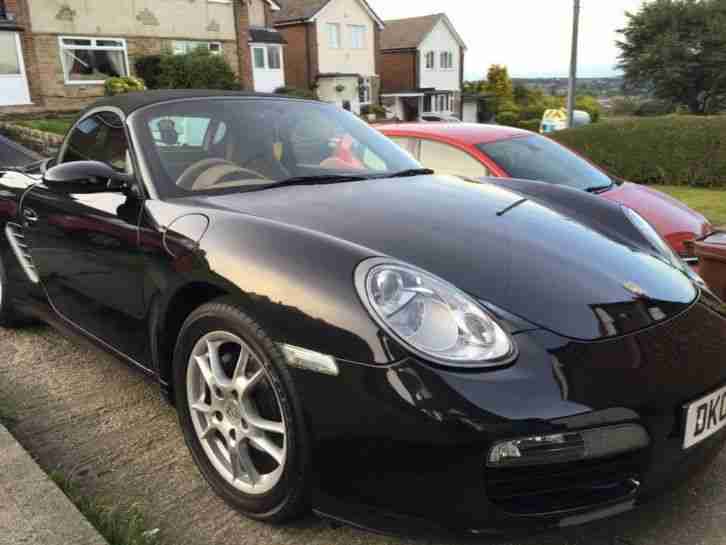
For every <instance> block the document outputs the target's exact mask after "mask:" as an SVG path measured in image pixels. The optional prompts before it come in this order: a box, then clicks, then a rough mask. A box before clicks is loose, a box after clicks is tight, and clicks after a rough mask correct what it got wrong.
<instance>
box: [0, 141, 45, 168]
mask: <svg viewBox="0 0 726 545" xmlns="http://www.w3.org/2000/svg"><path fill="white" fill-rule="evenodd" d="M39 158H40V156H39V155H37V154H36V153H34V152H32V151H30V150H29V149H27V148H24V147H22V146H20V145H19V144H16V143H15V142H13V141H12V140H8V139H7V138H5V137H4V136H2V135H0V168H2V167H8V166H22V165H27V164H28V163H32V162H34V161H37V160H38V159H39Z"/></svg>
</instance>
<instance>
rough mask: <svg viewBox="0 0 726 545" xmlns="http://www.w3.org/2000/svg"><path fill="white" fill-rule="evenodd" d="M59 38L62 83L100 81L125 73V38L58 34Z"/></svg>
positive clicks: (99, 82)
mask: <svg viewBox="0 0 726 545" xmlns="http://www.w3.org/2000/svg"><path fill="white" fill-rule="evenodd" d="M59 42H60V50H61V65H62V66H63V75H64V78H65V82H66V84H79V85H80V84H101V83H103V82H104V81H105V80H106V79H107V78H112V77H119V76H127V75H128V73H129V69H128V59H127V56H126V40H123V39H120V38H70V37H63V36H62V37H60V38H59Z"/></svg>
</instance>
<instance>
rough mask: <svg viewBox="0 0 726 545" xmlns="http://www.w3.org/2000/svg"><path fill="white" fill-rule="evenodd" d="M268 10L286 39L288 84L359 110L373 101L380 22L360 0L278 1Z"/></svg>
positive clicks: (376, 88)
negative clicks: (276, 8) (278, 4)
mask: <svg viewBox="0 0 726 545" xmlns="http://www.w3.org/2000/svg"><path fill="white" fill-rule="evenodd" d="M281 4H282V6H281V7H282V9H281V10H280V11H277V12H275V13H273V20H274V26H275V28H276V29H277V30H278V31H279V32H280V34H282V35H283V36H284V38H285V40H286V41H287V43H288V47H287V48H286V49H285V80H286V82H287V85H288V86H292V87H297V88H301V89H309V90H316V91H317V94H318V97H319V98H320V99H321V100H324V101H326V102H332V103H336V104H338V105H340V106H341V107H343V108H346V109H348V110H351V111H353V112H354V113H360V111H361V108H362V107H363V106H366V105H368V104H378V100H379V90H380V60H381V59H380V35H381V31H382V30H383V26H384V25H383V21H382V20H381V19H380V18H379V17H378V15H376V13H375V12H374V11H373V10H372V9H371V7H370V6H369V5H368V3H367V2H366V1H365V0H284V2H281Z"/></svg>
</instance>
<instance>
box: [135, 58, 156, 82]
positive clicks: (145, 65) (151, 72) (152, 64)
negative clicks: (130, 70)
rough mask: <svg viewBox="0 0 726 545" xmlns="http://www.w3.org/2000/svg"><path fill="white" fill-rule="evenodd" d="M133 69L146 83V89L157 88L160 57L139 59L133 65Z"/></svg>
mask: <svg viewBox="0 0 726 545" xmlns="http://www.w3.org/2000/svg"><path fill="white" fill-rule="evenodd" d="M134 68H136V74H137V75H138V76H139V77H140V78H141V79H142V80H144V81H145V82H146V87H148V88H149V89H158V88H159V74H160V73H161V55H146V56H144V57H139V58H138V59H137V60H136V63H135V64H134Z"/></svg>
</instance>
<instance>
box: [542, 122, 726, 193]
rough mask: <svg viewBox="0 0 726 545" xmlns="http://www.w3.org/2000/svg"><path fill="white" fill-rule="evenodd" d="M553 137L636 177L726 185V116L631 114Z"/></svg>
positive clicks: (651, 181)
mask: <svg viewBox="0 0 726 545" xmlns="http://www.w3.org/2000/svg"><path fill="white" fill-rule="evenodd" d="M550 136H551V137H552V138H554V139H555V140H557V141H559V142H561V143H562V144H564V145H566V146H568V147H570V148H572V149H574V150H576V151H578V152H580V153H582V154H583V155H585V156H586V157H588V158H590V159H592V160H593V161H594V162H595V163H597V164H599V165H601V166H602V167H604V168H605V169H607V170H609V171H610V172H612V173H613V174H616V175H618V176H620V177H622V178H625V179H626V180H630V181H632V182H637V183H643V184H668V185H693V186H710V187H726V116H710V117H704V116H691V115H671V116H664V117H653V118H629V119H623V120H618V121H615V120H614V121H610V122H608V123H599V124H597V125H588V126H585V127H580V128H577V129H571V130H566V131H560V132H556V133H552V134H551V135H550Z"/></svg>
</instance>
